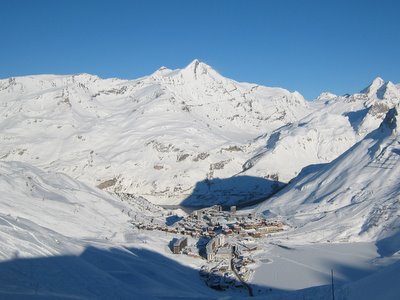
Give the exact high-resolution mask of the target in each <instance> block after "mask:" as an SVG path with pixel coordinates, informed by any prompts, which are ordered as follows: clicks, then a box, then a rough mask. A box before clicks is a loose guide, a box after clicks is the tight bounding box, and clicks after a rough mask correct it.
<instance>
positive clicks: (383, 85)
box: [361, 77, 400, 100]
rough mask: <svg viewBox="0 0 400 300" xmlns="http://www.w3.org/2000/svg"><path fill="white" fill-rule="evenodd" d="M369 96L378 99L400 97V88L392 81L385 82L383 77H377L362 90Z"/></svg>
mask: <svg viewBox="0 0 400 300" xmlns="http://www.w3.org/2000/svg"><path fill="white" fill-rule="evenodd" d="M361 93H362V94H366V95H367V96H368V97H372V98H377V99H381V100H382V99H388V100H391V99H396V98H398V99H400V90H399V88H398V87H397V86H396V85H395V84H393V83H392V82H391V81H387V82H385V81H384V80H383V79H382V78H381V77H376V78H375V79H374V80H373V81H372V83H371V84H370V85H369V86H368V87H366V88H365V89H363V90H362V91H361Z"/></svg>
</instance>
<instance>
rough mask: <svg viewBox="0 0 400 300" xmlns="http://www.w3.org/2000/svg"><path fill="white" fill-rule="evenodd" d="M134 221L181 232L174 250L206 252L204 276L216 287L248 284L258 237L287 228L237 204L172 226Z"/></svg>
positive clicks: (192, 253) (203, 211)
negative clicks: (240, 209)
mask: <svg viewBox="0 0 400 300" xmlns="http://www.w3.org/2000/svg"><path fill="white" fill-rule="evenodd" d="M132 224H133V225H135V226H136V227H137V228H138V229H143V230H159V231H164V232H168V233H173V234H179V235H180V236H181V237H180V238H179V239H176V238H175V239H174V240H173V241H172V243H171V250H172V252H173V253H174V254H179V253H183V254H186V255H190V256H196V257H199V256H200V255H202V256H203V258H205V259H206V260H207V263H206V264H205V265H204V266H203V267H202V269H201V271H200V275H201V276H202V277H203V279H204V280H205V282H206V284H207V285H209V286H210V287H213V288H215V289H226V288H233V287H234V288H241V287H244V286H247V287H248V284H247V283H246V282H248V281H249V280H250V278H251V276H252V272H253V271H252V269H251V268H249V267H247V266H248V265H249V264H252V263H254V262H255V261H254V259H253V258H252V254H251V253H252V252H253V251H256V250H257V243H256V240H257V238H261V237H263V236H265V235H268V234H270V233H274V232H278V231H282V230H283V229H284V224H283V223H281V222H278V221H271V220H267V219H265V218H264V217H263V216H262V215H257V214H255V213H240V212H237V210H236V207H235V206H232V207H231V208H230V210H227V211H224V210H223V209H222V207H221V206H219V205H215V206H212V207H209V208H204V209H199V210H195V211H193V212H192V213H191V214H189V215H187V216H186V217H183V218H178V220H177V221H176V222H175V223H174V224H172V225H170V226H167V225H166V224H163V223H162V222H161V223H160V222H159V220H153V219H148V220H140V221H136V222H135V221H133V222H132ZM189 236H190V237H193V238H195V239H196V240H197V243H196V245H188V237H189ZM201 241H204V243H201Z"/></svg>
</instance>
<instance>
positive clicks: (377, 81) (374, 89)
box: [361, 76, 385, 95]
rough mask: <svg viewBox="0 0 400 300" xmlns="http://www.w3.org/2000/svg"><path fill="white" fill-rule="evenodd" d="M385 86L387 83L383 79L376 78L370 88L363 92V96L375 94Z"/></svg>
mask: <svg viewBox="0 0 400 300" xmlns="http://www.w3.org/2000/svg"><path fill="white" fill-rule="evenodd" d="M384 84H385V81H384V80H383V79H382V78H381V77H379V76H378V77H376V78H375V79H374V80H373V81H372V82H371V84H370V85H369V86H367V87H366V88H365V89H363V90H362V91H361V93H363V94H368V95H370V94H375V93H376V92H377V90H379V89H380V88H381V87H382V86H383V85H384Z"/></svg>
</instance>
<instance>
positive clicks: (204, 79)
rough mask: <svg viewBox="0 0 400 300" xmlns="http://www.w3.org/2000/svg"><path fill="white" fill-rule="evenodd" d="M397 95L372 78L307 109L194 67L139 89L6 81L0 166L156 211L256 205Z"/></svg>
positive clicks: (297, 98) (370, 125)
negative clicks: (46, 175)
mask: <svg viewBox="0 0 400 300" xmlns="http://www.w3.org/2000/svg"><path fill="white" fill-rule="evenodd" d="M398 93H399V87H398V86H396V85H394V84H392V83H390V82H388V83H384V82H383V81H382V80H380V79H377V80H375V81H374V82H373V83H372V84H371V86H370V87H369V88H367V89H366V90H365V91H363V92H361V93H359V94H355V95H351V96H335V95H332V94H329V93H324V94H322V95H321V96H320V97H319V99H318V100H316V101H313V102H307V101H305V100H304V98H303V97H302V96H301V95H300V94H299V93H297V92H293V93H291V92H289V91H287V90H285V89H281V88H269V87H264V86H260V85H256V84H250V83H239V82H236V81H234V80H231V79H228V78H225V77H223V76H222V75H220V74H219V73H218V72H216V71H215V70H213V69H212V68H211V67H210V66H208V65H206V64H204V63H202V62H199V61H197V60H195V61H193V62H192V63H190V64H189V65H188V66H187V67H186V68H184V69H178V70H169V69H167V68H165V67H162V68H160V69H159V70H157V71H156V72H154V73H153V74H151V75H150V76H146V77H143V78H139V79H137V80H121V79H100V78H98V77H96V76H93V75H88V74H80V75H73V76H55V75H38V76H27V77H16V78H9V79H4V80H0V118H1V119H0V129H1V130H0V142H1V147H0V159H1V160H3V161H15V160H16V161H23V162H27V163H29V164H32V165H34V166H37V167H39V168H41V169H44V170H53V171H58V172H64V173H66V174H68V175H70V176H72V177H73V178H76V179H79V180H82V181H83V182H85V183H87V184H89V185H92V186H98V187H100V188H102V189H107V190H109V191H115V192H123V193H130V194H135V195H141V196H144V197H145V198H147V199H149V200H151V201H152V202H154V203H162V204H177V203H184V204H186V205H207V204H212V203H215V202H220V203H228V202H236V201H243V200H249V199H255V198H263V197H266V196H268V195H269V194H271V193H272V192H274V191H275V190H276V188H277V187H280V186H282V183H285V182H288V181H289V180H291V179H292V178H294V177H295V176H296V175H297V174H298V172H299V171H300V170H301V169H302V168H303V167H305V166H307V165H309V164H313V163H321V162H329V161H331V160H332V159H334V158H336V157H337V156H338V155H340V154H341V153H343V152H344V151H346V150H347V149H348V148H349V147H351V146H352V145H354V143H356V142H357V141H359V140H361V139H362V138H363V137H364V136H365V135H366V134H368V133H369V132H370V131H372V130H374V129H376V128H377V127H378V126H379V123H380V122H381V121H382V119H383V117H384V114H385V113H386V112H387V110H388V109H389V108H390V107H392V106H393V103H394V102H396V101H398V97H397V95H398ZM288 162H290V163H288Z"/></svg>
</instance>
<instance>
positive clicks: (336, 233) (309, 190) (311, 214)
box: [257, 105, 400, 256]
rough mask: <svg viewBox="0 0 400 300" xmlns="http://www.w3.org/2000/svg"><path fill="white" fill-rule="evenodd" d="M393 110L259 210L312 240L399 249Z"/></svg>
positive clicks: (397, 125)
mask: <svg viewBox="0 0 400 300" xmlns="http://www.w3.org/2000/svg"><path fill="white" fill-rule="evenodd" d="M398 112H399V105H396V106H395V107H393V108H391V109H390V110H389V111H388V112H387V114H386V115H385V118H384V120H383V122H382V123H381V125H380V126H379V128H378V129H376V130H374V131H373V132H371V133H369V134H368V135H367V136H366V137H365V138H364V139H362V140H361V141H360V142H358V143H356V144H355V145H354V146H353V147H351V148H350V149H349V150H347V151H346V152H345V153H344V154H342V155H341V156H339V157H338V158H337V159H335V160H334V161H332V162H331V163H328V164H319V165H314V166H309V167H307V168H305V169H303V171H302V172H301V173H300V175H299V176H298V177H297V178H296V179H295V180H293V182H291V183H290V184H289V185H288V186H287V187H286V188H285V189H283V190H282V191H280V192H279V193H278V194H277V195H276V196H275V197H273V198H272V199H270V200H268V201H266V202H264V203H263V204H261V205H260V206H259V207H258V208H257V210H258V211H260V212H264V213H266V214H273V215H279V216H281V217H282V218H284V219H286V220H287V221H288V222H289V223H290V224H292V226H293V227H295V228H297V229H296V230H295V233H296V232H297V233H299V234H300V235H301V236H302V238H304V239H309V240H310V241H314V242H316V241H320V242H321V241H326V240H330V241H379V242H378V243H377V246H378V251H380V254H381V255H384V256H386V255H391V254H393V253H394V252H396V251H398V250H400V181H399V178H400V117H399V115H398Z"/></svg>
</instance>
